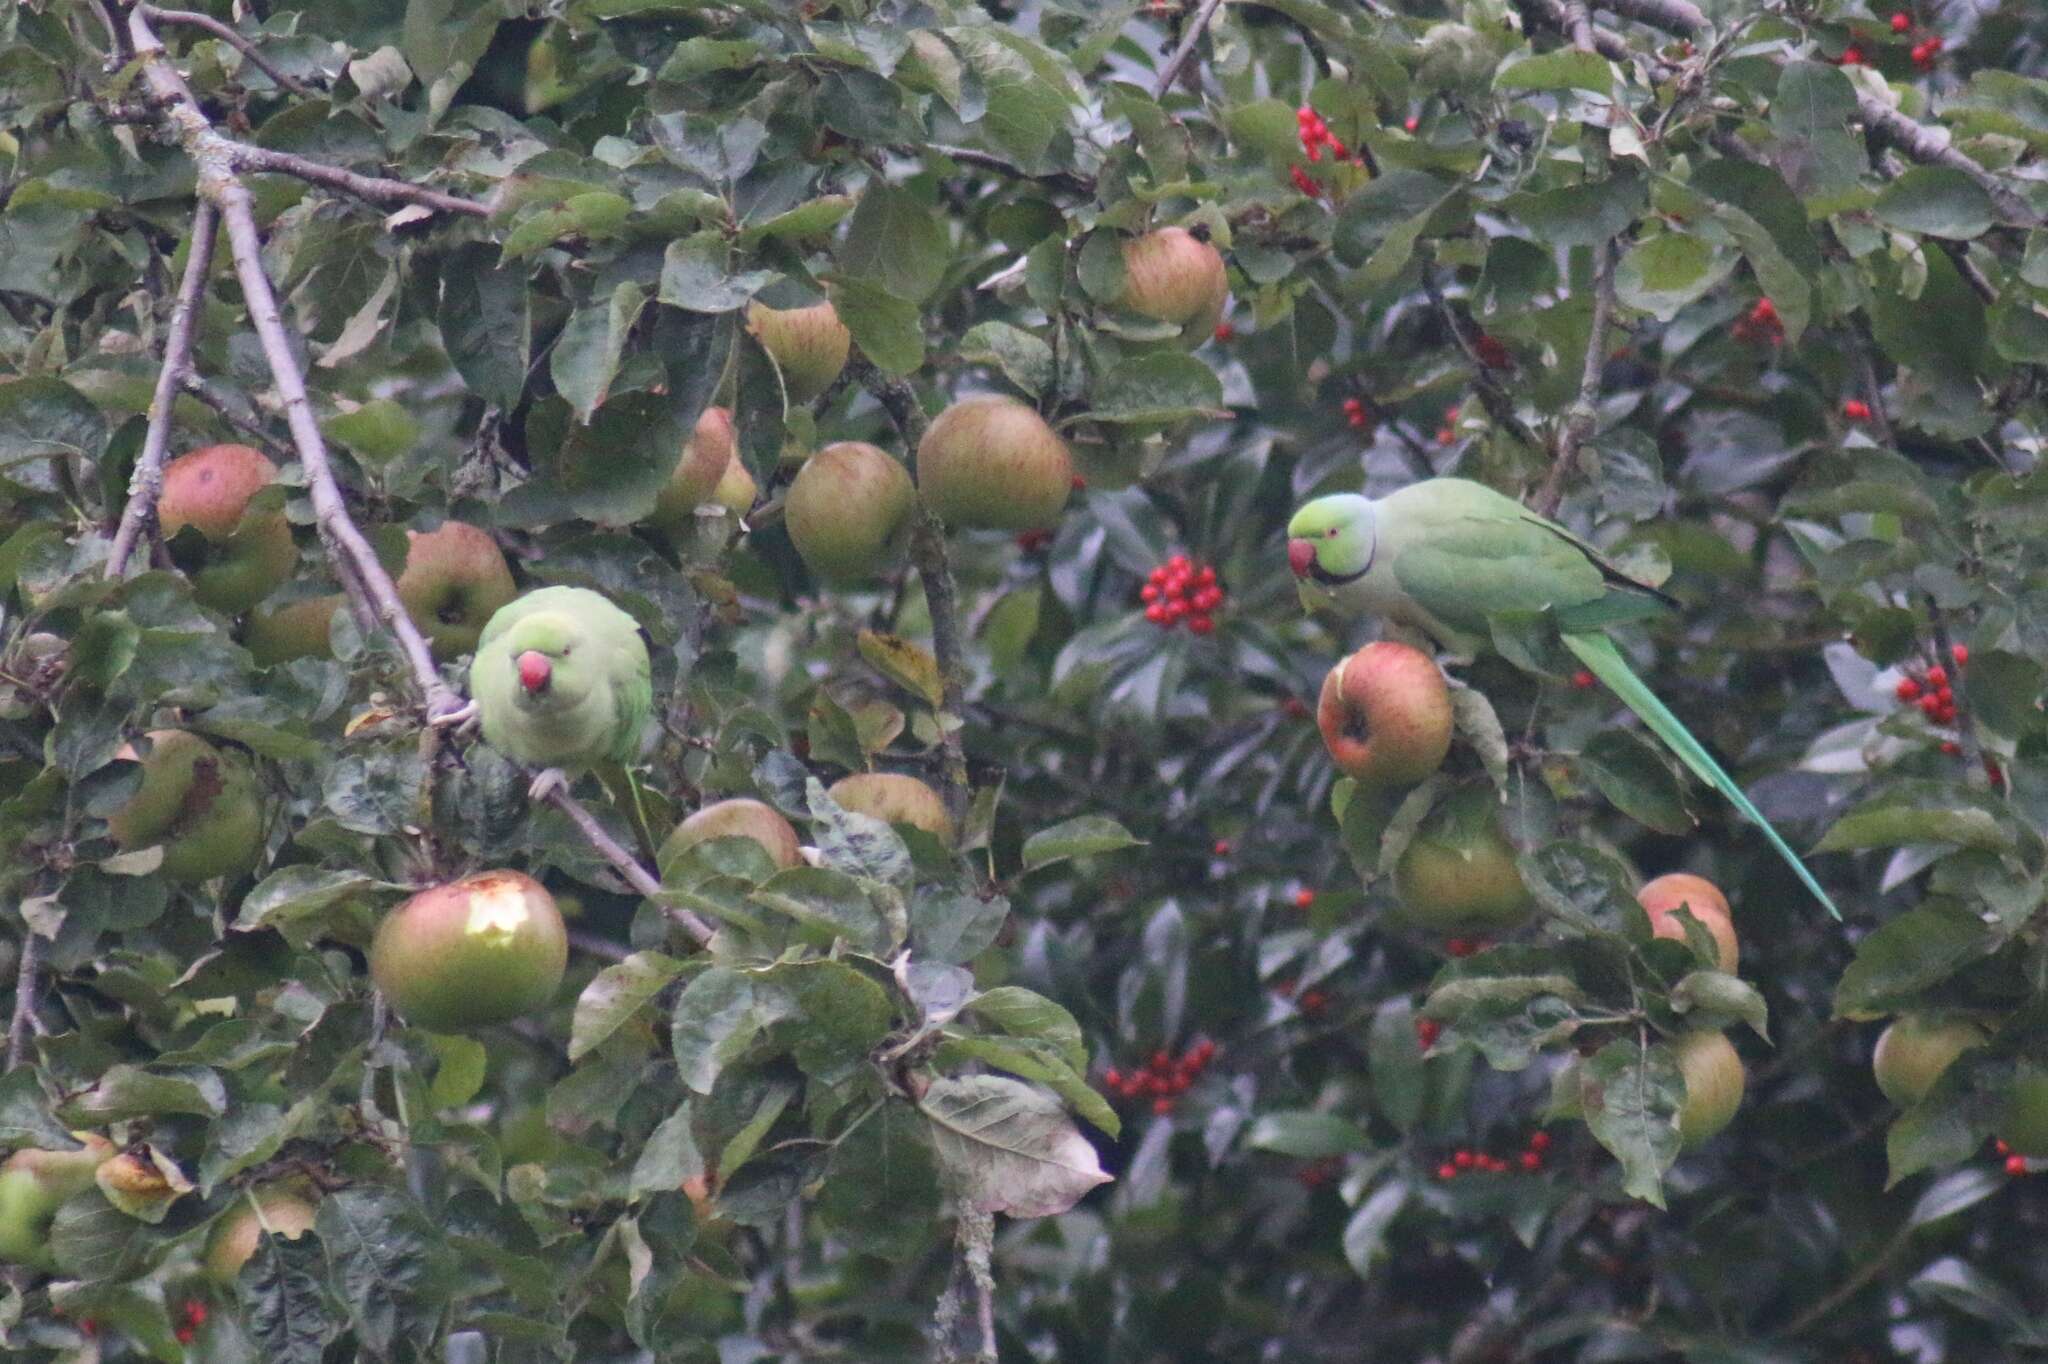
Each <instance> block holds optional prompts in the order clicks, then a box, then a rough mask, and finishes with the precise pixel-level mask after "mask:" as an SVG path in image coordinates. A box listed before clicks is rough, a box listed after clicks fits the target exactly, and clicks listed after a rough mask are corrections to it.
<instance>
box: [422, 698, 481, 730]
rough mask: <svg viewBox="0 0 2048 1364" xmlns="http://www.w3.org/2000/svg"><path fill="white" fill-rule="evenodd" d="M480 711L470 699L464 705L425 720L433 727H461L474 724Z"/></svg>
mask: <svg viewBox="0 0 2048 1364" xmlns="http://www.w3.org/2000/svg"><path fill="white" fill-rule="evenodd" d="M480 713H481V712H480V709H479V707H478V706H477V703H476V702H474V701H471V702H469V703H468V704H466V705H462V706H458V707H456V708H455V709H454V710H451V711H447V712H445V713H443V714H440V715H436V716H435V717H434V718H433V719H431V720H429V721H427V724H428V726H429V727H430V728H433V729H461V728H462V727H464V726H465V725H471V724H475V723H476V718H477V716H478V715H479V714H480Z"/></svg>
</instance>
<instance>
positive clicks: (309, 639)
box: [242, 592, 343, 668]
mask: <svg viewBox="0 0 2048 1364" xmlns="http://www.w3.org/2000/svg"><path fill="white" fill-rule="evenodd" d="M342 600H343V599H342V595H341V593H339V592H329V593H327V594H326V595H324V596H319V597H301V598H299V599H298V600H297V601H291V602H286V603H285V604H284V605H282V606H273V607H270V608H268V609H265V608H263V607H260V606H259V607H256V608H255V609H253V610H251V611H250V612H249V630H248V633H247V634H246V635H245V636H244V638H243V640H242V643H243V644H245V645H246V646H248V649H249V654H250V656H251V657H253V658H254V659H255V660H256V666H257V667H259V668H274V667H276V666H277V665H278V664H280V663H289V662H291V661H292V660H293V659H295V658H331V657H333V655H334V646H333V644H332V642H331V641H330V638H329V636H330V632H331V629H332V627H333V624H334V612H335V610H336V608H338V607H340V606H341V604H342Z"/></svg>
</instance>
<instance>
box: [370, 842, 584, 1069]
mask: <svg viewBox="0 0 2048 1364" xmlns="http://www.w3.org/2000/svg"><path fill="white" fill-rule="evenodd" d="M568 964H569V938H568V932H567V930H566V929H565V928H564V927H563V925H562V915H561V912H560V911H559V910H557V909H556V908H555V901H554V897H553V896H551V895H549V894H548V892H547V889H546V888H545V887H543V886H542V885H541V883H540V882H538V881H536V880H534V879H533V878H532V877H531V876H528V875H527V874H526V873H524V872H519V871H482V872H477V873H475V874H474V875H471V876H465V877H463V878H462V879H460V880H458V881H450V882H448V883H447V884H445V885H439V886H433V887H431V888H429V889H427V890H423V891H421V892H420V893H419V894H417V895H415V896H413V897H412V898H411V899H410V900H407V901H406V902H405V903H404V904H402V905H400V906H398V907H397V908H396V909H394V910H392V911H391V912H390V913H389V914H387V915H385V917H384V922H382V923H381V924H379V925H378V926H377V935H376V937H375V939H373V940H372V942H371V944H370V975H371V978H372V979H374V980H375V981H376V982H377V988H378V989H380V990H382V991H383V992H384V996H385V998H386V999H388V1000H390V1001H391V1006H392V1007H393V1008H395V1009H397V1010H398V1012H399V1013H400V1014H401V1015H403V1016H404V1018H405V1020H406V1021H407V1022H408V1023H412V1024H416V1025H417V1026H419V1027H422V1028H431V1029H433V1030H435V1031H437V1032H451V1031H454V1030H457V1029H461V1028H475V1027H481V1026H483V1025H485V1024H489V1023H503V1022H506V1021H508V1020H510V1019H514V1018H519V1017H522V1016H524V1015H526V1014H530V1013H533V1012H535V1011H537V1010H539V1009H544V1008H546V1007H547V1006H548V1005H549V1004H550V1003H552V1002H553V1000H554V997H555V991H556V989H557V988H559V987H560V985H561V983H562V974H563V972H564V971H565V970H566V969H567V968H568Z"/></svg>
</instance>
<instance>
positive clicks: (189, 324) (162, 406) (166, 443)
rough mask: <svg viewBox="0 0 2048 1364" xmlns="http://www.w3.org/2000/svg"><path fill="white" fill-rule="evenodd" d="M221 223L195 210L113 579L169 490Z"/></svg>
mask: <svg viewBox="0 0 2048 1364" xmlns="http://www.w3.org/2000/svg"><path fill="white" fill-rule="evenodd" d="M219 219H220V211H219V210H218V209H216V208H215V207H214V206H213V205H212V204H211V203H209V202H207V201H206V200H204V199H202V200H200V201H199V204H198V206H197V207H196V208H194V209H193V210H192V237H191V240H190V242H189V243H188V244H187V247H186V253H185V277H184V279H182V280H181V281H179V283H178V297H177V301H176V302H175V303H173V304H172V305H171V322H170V327H169V330H167V331H166V332H165V334H164V363H163V368H161V369H159V370H158V371H157V375H156V391H155V392H154V393H153V394H151V395H150V400H149V427H148V430H147V431H145V432H144V433H143V437H142V453H141V454H139V455H137V456H136V457H135V472H134V473H132V474H130V475H129V477H128V503H127V505H126V506H125V507H123V508H122V509H121V524H120V525H119V527H117V528H116V529H115V531H114V545H113V548H112V549H111V550H110V551H109V552H108V555H107V576H108V577H109V578H118V577H120V576H121V575H122V574H123V573H125V572H126V571H127V568H128V560H129V558H130V556H132V555H133V554H134V553H135V542H136V541H137V540H138V539H140V538H141V537H142V536H143V535H144V534H146V533H148V532H149V530H150V529H151V528H152V527H153V526H155V524H156V500H157V496H158V494H160V493H161V492H162V491H163V487H164V451H165V450H167V449H168V448H169V447H170V443H171V410H172V409H173V408H175V407H176V406H177V404H178V389H179V386H180V385H181V384H182V383H183V382H184V379H185V375H186V374H187V373H188V372H189V371H190V369H191V367H192V337H193V335H194V333H195V332H196V331H197V330H198V323H199V308H200V304H201V303H202V302H203V301H204V299H205V297H206V281H207V277H208V276H209V275H211V274H212V273H213V236H214V227H215V225H216V224H217V223H218V222H219Z"/></svg>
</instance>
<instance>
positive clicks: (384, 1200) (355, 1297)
mask: <svg viewBox="0 0 2048 1364" xmlns="http://www.w3.org/2000/svg"><path fill="white" fill-rule="evenodd" d="M313 1227H314V1230H315V1231H316V1232H317V1233H318V1235H319V1238H320V1244H321V1245H322V1246H324V1247H325V1248H326V1251H327V1263H328V1270H329V1273H330V1275H331V1276H332V1279H331V1281H332V1283H333V1285H334V1287H335V1289H336V1296H337V1297H339V1299H340V1300H341V1302H342V1304H343V1305H344V1306H345V1307H346V1308H347V1311H348V1316H349V1322H350V1324H351V1325H352V1326H354V1328H355V1332H356V1335H357V1336H358V1337H359V1338H360V1339H361V1340H362V1342H363V1344H364V1345H366V1346H368V1347H369V1348H370V1349H371V1350H374V1351H376V1352H377V1353H379V1354H383V1355H388V1354H389V1353H390V1352H391V1350H392V1348H393V1347H394V1346H395V1345H397V1344H398V1342H399V1341H401V1340H409V1339H415V1338H416V1335H415V1333H416V1332H417V1331H419V1330H420V1328H421V1325H422V1324H423V1322H424V1321H426V1320H430V1319H432V1318H433V1317H435V1316H437V1315H438V1314H439V1307H440V1304H441V1303H442V1302H443V1301H444V1300H445V1298H446V1294H447V1290H448V1287H449V1286H448V1285H447V1284H446V1283H445V1282H444V1280H445V1268H444V1267H443V1266H442V1265H441V1264H440V1260H441V1259H442V1255H443V1252H442V1250H441V1245H440V1237H439V1235H438V1233H437V1232H436V1229H435V1227H434V1225H433V1224H432V1223H431V1222H429V1221H428V1219H427V1216H426V1213H425V1212H424V1211H422V1210H421V1208H420V1206H419V1205H418V1204H417V1203H415V1202H413V1200H412V1199H410V1198H408V1197H407V1196H406V1195H405V1194H403V1193H401V1192H399V1191H398V1190H397V1189H394V1188H389V1187H385V1186H379V1185H374V1184H359V1185H355V1186H353V1187H351V1188H346V1189H337V1190H336V1191H334V1192H333V1193H331V1194H329V1195H327V1196H326V1197H325V1198H323V1199H321V1200H320V1207H319V1213H318V1215H317V1217H316V1219H315V1221H314V1224H313ZM269 1239H270V1240H271V1241H276V1240H277V1238H275V1237H272V1238H269ZM287 1244H289V1243H287ZM256 1273H257V1274H258V1275H259V1276H260V1275H261V1274H262V1273H263V1271H261V1270H258V1271H256ZM244 1277H245V1280H246V1279H247V1277H248V1275H247V1272H246V1271H245V1275H244ZM289 1277H290V1276H289V1273H287V1274H286V1277H285V1280H284V1281H283V1282H284V1283H288V1282H289ZM250 1288H251V1292H252V1294H253V1292H255V1291H256V1290H255V1286H254V1285H251V1286H250ZM280 1288H281V1292H289V1290H286V1289H284V1288H283V1284H282V1283H281V1285H280ZM304 1305H308V1306H309V1305H310V1298H305V1299H304ZM308 1315H309V1317H311V1316H312V1314H311V1313H309V1314H308ZM299 1330H300V1332H301V1333H304V1334H310V1328H309V1327H303V1328H299ZM286 1334H293V1332H292V1331H291V1330H290V1329H287V1331H286Z"/></svg>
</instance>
